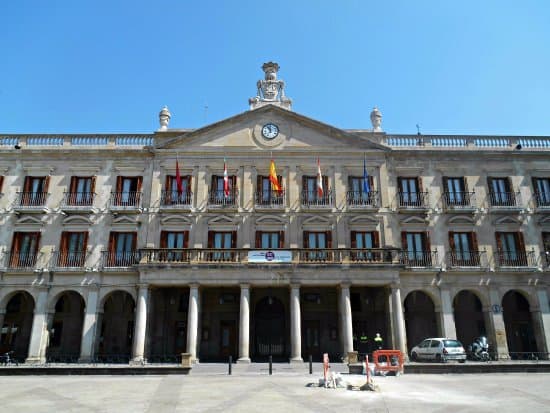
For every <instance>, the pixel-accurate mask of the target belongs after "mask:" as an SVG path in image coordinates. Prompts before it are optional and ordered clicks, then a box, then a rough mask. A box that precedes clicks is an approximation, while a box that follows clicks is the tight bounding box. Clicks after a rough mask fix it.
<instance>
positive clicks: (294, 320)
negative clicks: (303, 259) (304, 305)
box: [290, 284, 304, 363]
mask: <svg viewBox="0 0 550 413" xmlns="http://www.w3.org/2000/svg"><path fill="white" fill-rule="evenodd" d="M301 320H302V317H301V312H300V285H298V284H292V285H291V286H290V362H291V363H303V361H304V360H303V359H302V332H301Z"/></svg>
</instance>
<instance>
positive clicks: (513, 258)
mask: <svg viewBox="0 0 550 413" xmlns="http://www.w3.org/2000/svg"><path fill="white" fill-rule="evenodd" d="M495 238H496V242H497V251H498V256H499V261H500V265H504V266H513V267H515V266H525V265H527V256H526V254H525V244H524V241H523V234H522V233H521V232H497V233H495Z"/></svg>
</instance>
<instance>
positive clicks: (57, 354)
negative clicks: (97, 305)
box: [46, 291, 85, 363]
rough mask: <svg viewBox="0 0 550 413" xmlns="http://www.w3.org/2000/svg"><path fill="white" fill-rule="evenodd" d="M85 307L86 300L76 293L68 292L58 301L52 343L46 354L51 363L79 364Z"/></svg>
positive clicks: (51, 331)
mask: <svg viewBox="0 0 550 413" xmlns="http://www.w3.org/2000/svg"><path fill="white" fill-rule="evenodd" d="M84 306H85V304H84V299H83V298H82V296H81V295H80V294H78V293H76V292H74V291H66V292H64V293H62V294H61V296H60V297H59V298H58V299H57V302H56V304H55V314H54V317H53V322H52V325H51V329H50V343H49V346H48V350H47V352H46V357H47V359H48V360H49V361H60V362H66V363H76V362H78V358H79V357H80V344H81V342H82V327H83V324H84Z"/></svg>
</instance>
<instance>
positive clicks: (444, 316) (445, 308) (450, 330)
mask: <svg viewBox="0 0 550 413" xmlns="http://www.w3.org/2000/svg"><path fill="white" fill-rule="evenodd" d="M439 296H440V299H441V311H440V312H439V314H438V315H439V318H440V326H441V336H442V337H447V338H452V339H455V340H456V327H455V319H454V314H453V303H452V301H451V292H450V291H449V290H448V289H446V288H441V289H440V290H439Z"/></svg>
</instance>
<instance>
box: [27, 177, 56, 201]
mask: <svg viewBox="0 0 550 413" xmlns="http://www.w3.org/2000/svg"><path fill="white" fill-rule="evenodd" d="M49 182H50V177H49V176H27V177H25V183H24V186H23V196H22V197H21V205H25V206H41V205H44V203H45V202H46V193H47V192H48V184H49Z"/></svg>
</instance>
